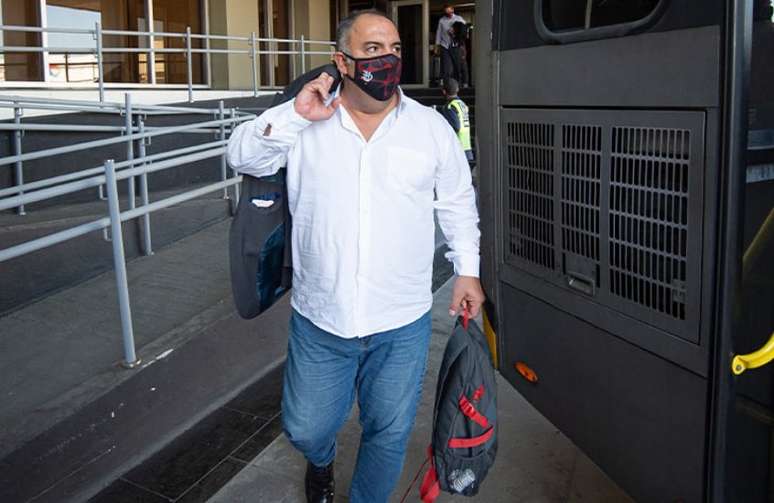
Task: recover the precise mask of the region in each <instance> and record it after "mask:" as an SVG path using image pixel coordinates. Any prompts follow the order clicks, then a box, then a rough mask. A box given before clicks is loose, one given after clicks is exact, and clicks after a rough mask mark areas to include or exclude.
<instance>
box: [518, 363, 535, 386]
mask: <svg viewBox="0 0 774 503" xmlns="http://www.w3.org/2000/svg"><path fill="white" fill-rule="evenodd" d="M514 367H516V370H517V371H518V372H519V374H521V377H523V378H524V379H526V380H528V381H529V382H531V383H536V382H538V376H537V374H536V373H535V371H534V370H532V369H531V368H529V367H528V366H527V364H526V363H524V362H516V365H514Z"/></svg>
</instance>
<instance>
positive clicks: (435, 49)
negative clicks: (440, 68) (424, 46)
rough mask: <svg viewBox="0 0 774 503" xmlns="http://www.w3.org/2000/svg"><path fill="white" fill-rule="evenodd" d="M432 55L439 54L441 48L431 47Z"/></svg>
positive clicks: (437, 46) (438, 46)
mask: <svg viewBox="0 0 774 503" xmlns="http://www.w3.org/2000/svg"><path fill="white" fill-rule="evenodd" d="M433 54H435V55H436V56H438V55H440V54H441V46H440V45H436V46H435V47H433Z"/></svg>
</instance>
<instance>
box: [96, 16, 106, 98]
mask: <svg viewBox="0 0 774 503" xmlns="http://www.w3.org/2000/svg"><path fill="white" fill-rule="evenodd" d="M94 36H95V37H96V40H97V79H98V81H97V82H98V84H97V85H98V87H99V102H100V103H104V102H105V68H104V64H103V61H102V58H103V54H102V25H101V24H100V23H99V21H97V22H96V23H94Z"/></svg>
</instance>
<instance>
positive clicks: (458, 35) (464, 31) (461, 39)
mask: <svg viewBox="0 0 774 503" xmlns="http://www.w3.org/2000/svg"><path fill="white" fill-rule="evenodd" d="M452 30H453V31H454V36H453V38H454V42H455V43H456V44H457V45H463V44H464V43H465V41H466V40H467V39H468V25H467V23H465V22H463V21H456V22H454V23H453V24H452Z"/></svg>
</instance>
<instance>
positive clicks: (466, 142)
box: [440, 78, 474, 169]
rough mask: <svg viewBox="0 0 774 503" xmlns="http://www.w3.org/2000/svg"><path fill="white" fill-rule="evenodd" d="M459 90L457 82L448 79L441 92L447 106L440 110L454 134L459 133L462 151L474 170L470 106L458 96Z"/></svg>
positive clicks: (444, 82)
mask: <svg viewBox="0 0 774 503" xmlns="http://www.w3.org/2000/svg"><path fill="white" fill-rule="evenodd" d="M459 90H460V86H459V84H458V83H457V81H456V80H454V79H452V78H448V79H446V80H444V81H443V87H442V88H441V91H442V92H443V96H444V98H446V104H445V105H444V106H443V107H442V108H441V109H440V112H441V115H443V116H444V118H445V119H446V122H448V123H449V125H450V126H451V127H452V129H453V130H454V132H455V133H457V138H458V139H459V141H460V145H461V146H462V150H464V151H465V157H466V158H467V159H468V165H469V166H470V169H473V163H474V158H473V145H472V143H471V140H470V115H469V114H468V106H467V105H466V104H465V102H464V101H462V100H461V99H460V97H459V96H458V95H457V93H458V92H459Z"/></svg>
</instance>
